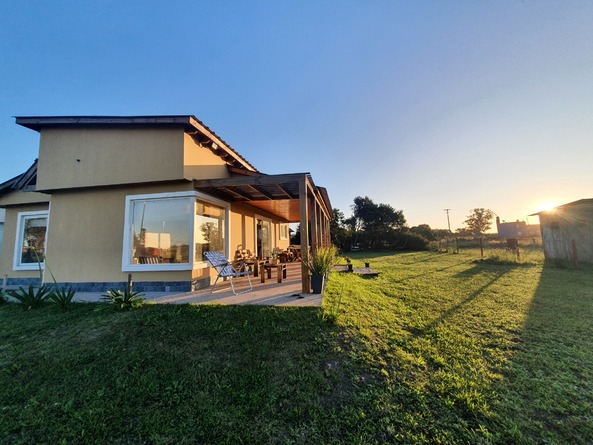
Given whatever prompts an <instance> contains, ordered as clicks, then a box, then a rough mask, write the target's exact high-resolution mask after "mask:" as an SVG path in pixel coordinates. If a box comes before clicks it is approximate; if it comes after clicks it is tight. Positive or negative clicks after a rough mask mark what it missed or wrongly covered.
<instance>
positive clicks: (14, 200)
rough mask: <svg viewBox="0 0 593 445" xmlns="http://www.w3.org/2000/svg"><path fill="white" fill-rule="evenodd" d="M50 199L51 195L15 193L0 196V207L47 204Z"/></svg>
mask: <svg viewBox="0 0 593 445" xmlns="http://www.w3.org/2000/svg"><path fill="white" fill-rule="evenodd" d="M50 199H51V195H48V194H46V193H36V192H21V191H15V192H12V193H7V194H6V195H4V196H0V207H8V206H14V205H27V204H37V203H48V202H49V200H50Z"/></svg>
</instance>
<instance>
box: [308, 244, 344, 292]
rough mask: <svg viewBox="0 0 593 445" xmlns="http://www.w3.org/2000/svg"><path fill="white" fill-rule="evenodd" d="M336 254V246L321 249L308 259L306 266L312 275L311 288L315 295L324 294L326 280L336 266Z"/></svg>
mask: <svg viewBox="0 0 593 445" xmlns="http://www.w3.org/2000/svg"><path fill="white" fill-rule="evenodd" d="M336 253H337V250H336V248H335V247H334V246H330V247H320V248H318V249H317V250H316V251H315V253H313V254H312V255H311V256H310V258H307V259H306V261H305V264H306V265H307V268H308V269H309V272H310V273H311V287H312V288H313V293H314V294H320V293H322V292H323V287H324V284H325V278H326V276H327V275H328V274H329V271H330V270H331V267H332V265H333V264H334V261H335V258H336Z"/></svg>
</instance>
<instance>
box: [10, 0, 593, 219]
mask: <svg viewBox="0 0 593 445" xmlns="http://www.w3.org/2000/svg"><path fill="white" fill-rule="evenodd" d="M150 114H194V115H196V116H197V117H198V118H199V119H201V120H202V121H203V122H204V123H205V124H206V125H208V126H209V127H210V128H212V129H213V130H214V131H215V132H217V133H218V134H219V135H220V136H221V137H222V138H223V139H225V140H226V141H227V142H228V143H229V144H230V145H231V146H232V147H233V148H234V149H236V150H237V151H238V152H239V153H241V154H242V155H243V156H245V157H246V158H247V159H248V160H249V161H250V162H251V163H252V164H254V165H255V166H256V167H257V168H258V169H259V170H261V171H263V172H264V173H290V172H311V173H312V175H313V178H314V180H315V182H316V183H317V184H318V185H323V186H325V187H327V188H328V191H329V193H330V198H331V200H332V204H333V206H334V207H337V208H339V209H340V210H342V211H343V212H344V213H345V214H346V215H349V214H350V206H351V204H352V201H353V199H354V197H355V196H359V195H360V196H365V195H368V196H369V197H370V198H372V199H373V200H374V201H375V202H377V203H387V204H390V205H392V206H393V207H394V208H396V209H401V210H403V211H404V215H405V216H406V218H407V220H408V224H409V225H417V224H422V223H427V224H430V225H431V226H432V227H435V228H446V227H447V218H446V214H445V212H444V209H445V208H449V209H451V213H450V215H451V226H452V229H455V228H457V227H460V226H461V225H462V223H463V220H464V219H465V216H466V215H467V214H468V213H469V210H470V209H472V208H474V207H486V208H490V209H492V210H493V211H494V212H495V213H496V214H498V215H499V216H500V217H501V219H503V220H507V221H512V220H516V219H520V220H524V219H525V218H526V217H527V215H528V214H530V213H533V212H535V211H538V210H540V209H541V206H542V205H543V204H545V203H547V202H554V203H557V204H563V203H566V202H570V201H573V200H577V199H581V198H592V197H593V1H590V0H583V1H578V0H558V1H544V0H524V1H518V0H513V1H505V0H490V1H488V0H484V1H470V0H467V1H443V0H437V1H416V0H414V1H413V0H409V1H395V0H384V1H382V0H374V1H363V0H359V1H351V0H339V1H338V0H326V1H323V0H321V1H318V0H315V1H313V0H311V1H263V0H260V1H245V0H241V1H239V0H237V1H225V2H219V1H210V2H205V1H174V2H167V1H150V0H142V1H125V0H116V1H111V0H102V1H100V2H86V1H83V2H74V1H18V2H16V1H15V2H2V3H1V4H0V182H2V181H4V180H7V179H10V178H11V177H13V176H15V175H17V174H19V173H22V172H23V171H24V170H26V168H27V167H29V165H30V164H31V163H32V161H33V160H34V159H35V158H36V156H37V149H38V141H39V135H38V134H37V133H36V132H34V131H31V130H28V129H25V128H22V127H19V126H17V125H15V124H14V118H13V116H27V115H47V116H58V115H150ZM529 221H530V222H537V218H533V217H532V218H530V219H529Z"/></svg>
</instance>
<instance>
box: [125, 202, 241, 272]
mask: <svg viewBox="0 0 593 445" xmlns="http://www.w3.org/2000/svg"><path fill="white" fill-rule="evenodd" d="M175 198H187V199H188V200H189V201H190V202H191V204H190V206H191V209H190V214H191V215H192V217H191V219H190V226H189V263H187V264H170V263H169V264H168V263H159V264H134V263H132V257H131V252H132V244H131V243H132V239H133V236H132V205H133V203H134V201H156V200H159V199H162V200H166V199H175ZM196 200H200V201H205V202H207V203H209V204H214V205H218V206H220V207H223V208H224V211H225V216H224V219H225V221H224V225H225V227H224V230H225V243H224V250H225V251H224V255H225V257H226V258H228V257H229V246H230V245H231V239H230V233H231V231H230V227H231V226H230V210H231V204H230V203H228V202H226V201H222V200H220V199H217V198H214V197H212V196H210V195H206V194H204V193H200V192H197V191H186V192H170V193H151V194H143V195H128V196H126V209H125V218H124V237H123V249H122V263H121V264H122V266H121V267H122V272H150V271H173V270H194V269H202V268H204V267H206V266H207V265H208V263H207V262H205V261H202V260H200V261H196V258H195V220H196V218H195V215H196Z"/></svg>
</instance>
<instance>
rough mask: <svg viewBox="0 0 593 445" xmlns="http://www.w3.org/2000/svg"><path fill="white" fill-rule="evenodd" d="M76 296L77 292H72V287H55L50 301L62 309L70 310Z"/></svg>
mask: <svg viewBox="0 0 593 445" xmlns="http://www.w3.org/2000/svg"><path fill="white" fill-rule="evenodd" d="M54 282H55V280H54ZM74 295H76V291H74V290H72V288H71V287H55V288H54V289H53V290H52V291H51V293H50V295H49V299H50V300H51V301H53V302H54V303H56V304H57V305H58V306H60V307H61V308H62V309H68V308H69V307H71V306H72V299H73V298H74Z"/></svg>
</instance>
